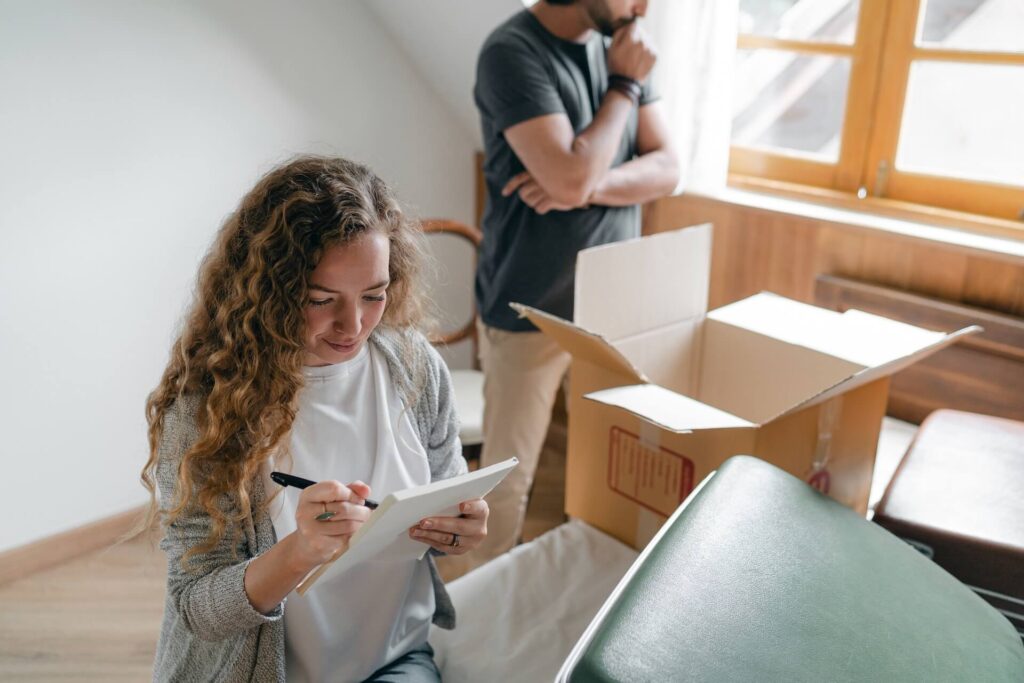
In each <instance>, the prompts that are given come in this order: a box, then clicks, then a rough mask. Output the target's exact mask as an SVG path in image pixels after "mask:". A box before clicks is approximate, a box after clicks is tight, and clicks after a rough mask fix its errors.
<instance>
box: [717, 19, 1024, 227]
mask: <svg viewBox="0 0 1024 683" xmlns="http://www.w3.org/2000/svg"><path fill="white" fill-rule="evenodd" d="M736 74H737V78H736V90H735V93H734V100H733V131H732V153H731V155H730V164H729V170H730V178H731V180H733V181H734V182H737V183H740V184H753V185H758V184H760V185H765V184H771V183H772V182H773V181H774V182H778V181H781V182H782V183H795V184H797V185H800V186H805V187H806V186H811V187H814V188H826V189H828V190H833V191H840V192H842V193H846V194H849V195H850V196H854V195H856V196H859V197H862V198H863V197H865V196H873V197H884V198H888V199H894V200H900V201H903V202H912V203H915V204H924V205H928V206H934V207H942V208H946V209H952V210H957V211H965V212H970V213H975V214H983V215H987V216H995V217H999V218H1005V219H1020V220H1024V1H1022V0H740V25H739V35H738V40H737V57H736Z"/></svg>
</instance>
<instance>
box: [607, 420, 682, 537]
mask: <svg viewBox="0 0 1024 683" xmlns="http://www.w3.org/2000/svg"><path fill="white" fill-rule="evenodd" d="M608 487H609V488H611V489H612V490H613V491H615V492H616V493H618V494H620V495H623V496H625V497H626V498H629V499H630V500H632V501H633V502H635V503H638V504H639V505H642V506H643V507H645V508H647V509H648V510H651V511H652V512H656V513H658V514H659V515H664V516H665V517H668V516H670V515H671V514H672V513H673V512H675V509H676V508H677V507H679V504H680V503H682V502H683V500H685V499H686V496H688V495H689V494H690V491H692V490H693V462H692V461H691V460H689V459H688V458H686V457H685V456H684V455H682V454H681V453H674V452H673V451H670V450H668V449H667V448H661V447H659V448H657V449H655V448H651V447H650V446H647V445H645V444H644V443H643V442H641V440H640V437H639V436H637V435H636V434H633V433H631V432H627V431H626V430H624V429H620V428H618V427H612V428H611V434H610V436H609V440H608Z"/></svg>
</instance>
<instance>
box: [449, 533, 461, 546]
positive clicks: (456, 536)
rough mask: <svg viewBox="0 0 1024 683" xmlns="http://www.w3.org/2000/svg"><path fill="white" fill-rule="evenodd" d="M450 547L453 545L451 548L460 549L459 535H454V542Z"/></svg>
mask: <svg viewBox="0 0 1024 683" xmlns="http://www.w3.org/2000/svg"><path fill="white" fill-rule="evenodd" d="M449 545H451V547H453V548H458V547H459V535H458V534H455V533H453V534H452V542H451V543H450V544H449Z"/></svg>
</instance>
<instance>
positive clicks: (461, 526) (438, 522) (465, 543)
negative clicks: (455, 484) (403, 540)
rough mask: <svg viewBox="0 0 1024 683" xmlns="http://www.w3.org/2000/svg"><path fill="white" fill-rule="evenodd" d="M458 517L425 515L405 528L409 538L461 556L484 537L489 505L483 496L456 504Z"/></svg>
mask: <svg viewBox="0 0 1024 683" xmlns="http://www.w3.org/2000/svg"><path fill="white" fill-rule="evenodd" d="M459 512H461V513H462V514H461V515H460V516H459V517H428V518H427V519H424V520H421V521H420V523H419V524H418V525H416V526H414V527H412V528H411V529H409V537H410V538H412V539H413V540H416V541H421V542H423V543H426V544H427V545H429V546H430V547H431V548H434V549H435V550H440V551H441V552H443V553H447V554H448V555H462V554H463V553H466V552H469V551H470V550H472V549H473V548H475V547H477V546H478V545H480V544H481V543H482V542H483V540H484V538H486V536H487V515H488V514H490V508H488V507H487V501H485V500H484V499H483V498H474V499H473V500H467V501H464V502H462V503H459Z"/></svg>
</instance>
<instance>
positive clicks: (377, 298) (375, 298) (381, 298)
mask: <svg viewBox="0 0 1024 683" xmlns="http://www.w3.org/2000/svg"><path fill="white" fill-rule="evenodd" d="M385 297H386V295H385V294H381V295H380V296H364V297H363V300H364V301H384V299H385Z"/></svg>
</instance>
